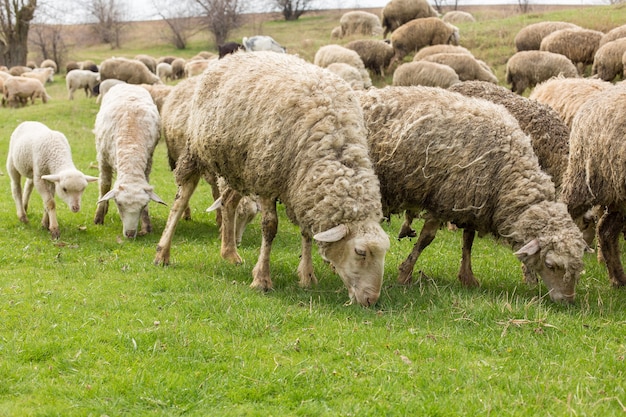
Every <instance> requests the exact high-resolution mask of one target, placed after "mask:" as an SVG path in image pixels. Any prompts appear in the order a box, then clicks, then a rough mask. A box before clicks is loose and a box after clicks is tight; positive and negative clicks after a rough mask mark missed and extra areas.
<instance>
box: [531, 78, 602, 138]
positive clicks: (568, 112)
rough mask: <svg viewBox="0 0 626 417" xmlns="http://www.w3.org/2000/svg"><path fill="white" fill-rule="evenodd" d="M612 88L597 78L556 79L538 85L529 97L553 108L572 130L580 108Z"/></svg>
mask: <svg viewBox="0 0 626 417" xmlns="http://www.w3.org/2000/svg"><path fill="white" fill-rule="evenodd" d="M612 86H613V84H611V83H609V82H607V81H602V80H599V79H596V78H563V77H555V78H551V79H549V80H547V81H544V82H543V83H541V84H537V86H536V87H535V88H534V89H533V91H532V92H531V93H530V96H528V97H529V98H531V99H533V100H537V101H539V102H540V103H543V104H547V105H548V106H550V107H551V108H553V109H554V110H555V111H556V112H557V113H558V114H559V116H560V117H561V119H562V120H563V122H564V123H565V124H566V125H567V126H568V127H570V128H571V127H572V120H573V119H574V115H575V114H576V113H577V112H578V110H579V109H580V107H581V106H582V105H583V104H584V103H585V102H586V101H587V100H588V99H589V98H590V97H592V96H593V95H595V94H598V93H600V92H602V91H604V90H606V89H608V88H610V87H612Z"/></svg>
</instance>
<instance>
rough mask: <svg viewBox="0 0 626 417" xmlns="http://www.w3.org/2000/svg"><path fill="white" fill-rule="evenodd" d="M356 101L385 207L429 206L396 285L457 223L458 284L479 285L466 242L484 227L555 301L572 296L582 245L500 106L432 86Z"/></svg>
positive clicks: (390, 90)
mask: <svg viewBox="0 0 626 417" xmlns="http://www.w3.org/2000/svg"><path fill="white" fill-rule="evenodd" d="M359 98H360V102H361V104H362V106H363V111H364V117H365V121H366V126H367V128H368V131H369V138H368V140H369V144H370V157H371V159H372V162H373V164H374V169H375V170H376V173H377V174H378V177H379V180H380V188H381V194H382V202H383V209H384V211H385V212H386V213H390V214H393V213H398V212H399V211H401V210H407V209H410V210H414V211H415V212H417V211H419V210H421V209H423V210H425V211H426V212H427V215H426V221H425V224H424V226H423V228H422V231H421V233H420V236H419V238H418V240H417V242H416V243H415V246H414V248H413V251H412V252H411V254H410V255H409V257H408V258H407V259H406V260H405V261H404V262H403V263H402V265H401V266H400V268H399V272H400V273H399V278H398V280H399V281H400V282H403V283H407V282H409V281H410V280H411V276H412V272H413V268H414V265H415V262H416V261H417V259H418V257H419V255H420V254H421V252H422V251H423V250H424V248H425V247H427V246H428V244H429V243H430V242H431V241H432V240H433V239H434V238H435V235H436V233H437V230H438V229H439V227H440V225H441V224H442V223H443V222H446V221H451V222H453V223H454V224H456V225H458V226H459V227H461V228H463V229H464V230H463V252H462V259H461V268H460V271H459V275H458V276H459V279H460V280H461V282H462V283H463V284H465V285H468V286H474V285H477V284H478V282H477V280H476V278H475V277H474V274H473V272H472V268H471V247H472V242H473V240H474V236H475V232H478V233H479V234H487V233H489V234H492V235H494V236H496V237H499V238H501V239H503V240H505V241H507V242H509V243H510V244H511V245H512V246H513V247H514V248H515V249H516V250H517V252H516V253H515V255H516V256H517V257H518V259H520V260H521V261H522V262H523V263H524V265H525V267H526V268H527V270H529V271H530V272H532V273H536V274H539V275H540V276H541V278H542V279H543V281H544V283H545V284H546V287H547V288H548V290H549V291H550V293H549V294H550V298H552V300H554V301H573V299H574V294H575V286H576V281H577V279H578V276H579V274H580V272H581V271H582V268H583V259H582V258H583V254H584V252H585V249H586V247H587V246H586V244H585V242H584V240H583V236H582V233H581V231H580V230H579V229H578V227H576V225H575V224H574V221H573V220H572V218H571V217H570V215H569V214H568V212H567V207H566V206H565V205H564V204H562V203H558V202H556V201H555V189H554V184H553V183H552V181H551V180H550V177H549V176H548V175H547V174H545V173H544V172H543V171H542V170H541V168H540V167H539V164H538V161H537V156H536V155H535V153H534V152H533V148H532V146H531V143H530V140H529V138H528V136H526V135H525V134H524V132H523V131H522V130H521V128H520V125H519V124H518V122H517V120H515V119H514V118H513V116H512V115H511V114H510V113H509V112H508V111H507V110H506V108H505V107H503V106H501V105H498V104H494V103H492V102H489V101H487V100H483V99H476V98H473V97H466V96H463V95H461V94H458V93H453V92H450V91H448V90H444V89H441V88H432V87H386V88H383V89H370V90H368V91H367V92H365V93H362V94H360V96H359Z"/></svg>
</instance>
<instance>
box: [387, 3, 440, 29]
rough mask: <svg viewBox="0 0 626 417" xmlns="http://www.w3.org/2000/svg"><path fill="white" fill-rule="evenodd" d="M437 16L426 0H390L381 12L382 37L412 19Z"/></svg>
mask: <svg viewBox="0 0 626 417" xmlns="http://www.w3.org/2000/svg"><path fill="white" fill-rule="evenodd" d="M438 16H439V13H437V11H436V10H435V9H433V7H432V6H431V5H430V4H429V3H428V1H427V0H391V1H390V2H389V3H387V5H385V7H384V8H383V10H382V12H381V24H382V26H383V28H384V32H383V38H386V37H387V34H388V33H392V32H393V31H394V30H396V29H397V28H399V27H400V26H402V25H403V24H405V23H407V22H409V21H411V20H413V19H419V18H424V17H438Z"/></svg>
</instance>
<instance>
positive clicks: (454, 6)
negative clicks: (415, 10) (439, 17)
mask: <svg viewBox="0 0 626 417" xmlns="http://www.w3.org/2000/svg"><path fill="white" fill-rule="evenodd" d="M433 6H434V7H435V10H437V12H439V13H440V14H443V13H444V10H443V8H444V7H449V8H450V10H458V8H459V0H433Z"/></svg>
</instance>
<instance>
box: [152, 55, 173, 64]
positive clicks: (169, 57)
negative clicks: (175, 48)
mask: <svg viewBox="0 0 626 417" xmlns="http://www.w3.org/2000/svg"><path fill="white" fill-rule="evenodd" d="M175 59H177V57H175V56H172V55H165V56H160V57H158V58H157V60H156V63H157V65H159V64H160V63H161V62H165V63H167V64H170V65H172V62H174V60H175Z"/></svg>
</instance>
